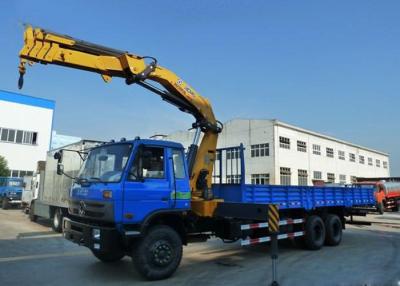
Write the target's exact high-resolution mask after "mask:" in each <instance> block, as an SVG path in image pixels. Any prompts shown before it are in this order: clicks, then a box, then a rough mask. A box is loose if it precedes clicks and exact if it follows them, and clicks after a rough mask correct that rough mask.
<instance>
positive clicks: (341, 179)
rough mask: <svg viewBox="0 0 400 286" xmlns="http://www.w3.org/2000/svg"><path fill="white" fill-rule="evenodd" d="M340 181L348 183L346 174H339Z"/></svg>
mask: <svg viewBox="0 0 400 286" xmlns="http://www.w3.org/2000/svg"><path fill="white" fill-rule="evenodd" d="M339 182H340V183H341V184H346V175H339Z"/></svg>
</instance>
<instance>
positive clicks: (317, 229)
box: [304, 214, 343, 250]
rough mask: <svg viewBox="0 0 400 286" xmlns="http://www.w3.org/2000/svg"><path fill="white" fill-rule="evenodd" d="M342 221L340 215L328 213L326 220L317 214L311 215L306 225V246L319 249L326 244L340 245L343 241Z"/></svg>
mask: <svg viewBox="0 0 400 286" xmlns="http://www.w3.org/2000/svg"><path fill="white" fill-rule="evenodd" d="M342 229H343V226H342V221H341V220H340V218H339V216H338V215H335V214H328V215H327V216H326V217H325V220H322V218H321V217H319V216H317V215H312V216H310V217H309V218H308V219H307V221H306V225H305V232H306V235H305V238H304V243H305V246H306V247H307V248H308V249H310V250H318V249H321V247H322V246H323V245H324V244H326V245H330V246H336V245H339V244H340V242H341V241H342Z"/></svg>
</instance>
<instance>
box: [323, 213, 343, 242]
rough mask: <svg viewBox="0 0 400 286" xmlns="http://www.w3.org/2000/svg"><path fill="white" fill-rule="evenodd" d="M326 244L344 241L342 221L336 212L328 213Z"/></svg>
mask: <svg viewBox="0 0 400 286" xmlns="http://www.w3.org/2000/svg"><path fill="white" fill-rule="evenodd" d="M325 231H326V236H325V244H326V245H330V246H336V245H339V244H340V242H341V241H342V221H341V220H340V218H339V217H338V216H337V215H335V214H328V215H327V217H326V219H325Z"/></svg>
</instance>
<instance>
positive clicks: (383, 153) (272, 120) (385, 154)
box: [228, 118, 389, 156]
mask: <svg viewBox="0 0 400 286" xmlns="http://www.w3.org/2000/svg"><path fill="white" fill-rule="evenodd" d="M235 120H260V121H269V122H272V123H273V124H274V125H276V126H281V127H285V128H289V129H292V130H295V131H298V132H302V133H306V134H309V135H313V136H316V137H319V138H323V139H327V140H330V141H335V142H337V143H341V144H345V145H348V146H352V147H355V148H359V149H362V150H365V151H369V152H374V153H377V154H380V155H384V156H389V154H388V153H385V152H382V151H378V150H375V149H371V148H368V147H364V146H361V145H357V144H354V143H350V142H347V141H344V140H341V139H337V138H334V137H331V136H328V135H324V134H321V133H318V132H314V131H311V130H307V129H304V128H301V127H297V126H294V125H291V124H288V123H285V122H282V121H280V120H277V119H242V118H236V119H231V120H229V121H228V122H232V121H235Z"/></svg>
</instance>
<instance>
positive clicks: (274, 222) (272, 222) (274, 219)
mask: <svg viewBox="0 0 400 286" xmlns="http://www.w3.org/2000/svg"><path fill="white" fill-rule="evenodd" d="M268 223H269V229H270V231H273V232H277V231H279V211H278V207H277V206H276V205H268Z"/></svg>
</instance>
